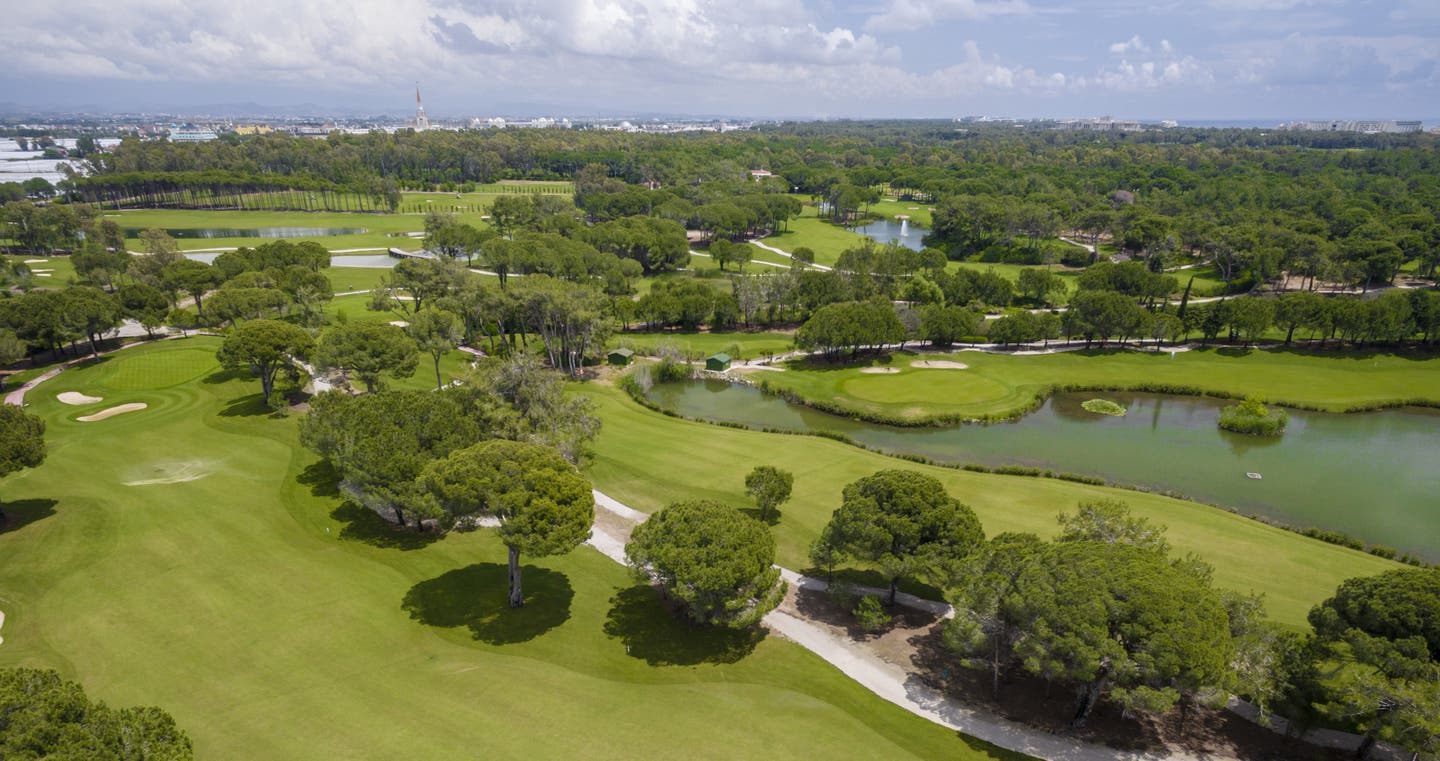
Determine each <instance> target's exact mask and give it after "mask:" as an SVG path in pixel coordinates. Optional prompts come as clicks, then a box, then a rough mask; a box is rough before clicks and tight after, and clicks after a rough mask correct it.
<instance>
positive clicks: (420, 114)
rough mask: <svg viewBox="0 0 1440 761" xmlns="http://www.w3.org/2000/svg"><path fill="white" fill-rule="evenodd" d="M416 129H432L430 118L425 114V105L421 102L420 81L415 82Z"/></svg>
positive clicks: (417, 130)
mask: <svg viewBox="0 0 1440 761" xmlns="http://www.w3.org/2000/svg"><path fill="white" fill-rule="evenodd" d="M414 126H415V131H416V132H420V131H423V130H427V129H430V118H429V117H427V116H426V115H425V105H424V104H423V103H421V102H420V83H419V82H416V83H415V125H414Z"/></svg>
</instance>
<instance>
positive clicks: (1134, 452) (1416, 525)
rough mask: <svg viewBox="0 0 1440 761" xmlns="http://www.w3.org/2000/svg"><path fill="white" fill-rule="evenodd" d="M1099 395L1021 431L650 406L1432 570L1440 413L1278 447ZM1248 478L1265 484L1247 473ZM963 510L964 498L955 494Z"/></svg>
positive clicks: (747, 402) (724, 398) (1125, 398)
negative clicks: (1271, 528) (1097, 410)
mask: <svg viewBox="0 0 1440 761" xmlns="http://www.w3.org/2000/svg"><path fill="white" fill-rule="evenodd" d="M1094 396H1097V395H1096V394H1057V395H1056V396H1054V397H1052V398H1051V399H1050V400H1049V401H1047V402H1046V403H1045V404H1044V406H1042V407H1041V408H1040V409H1039V410H1036V411H1035V412H1033V413H1031V414H1029V415H1026V416H1025V417H1024V418H1021V419H1020V420H1018V421H1015V422H1010V423H997V424H993V425H988V426H987V425H961V426H949V427H934V428H897V427H891V426H883V425H874V424H871V423H865V422H860V421H855V420H850V419H849V418H844V417H840V416H836V415H830V414H827V413H824V412H820V411H818V410H814V409H810V408H808V407H805V406H803V405H795V404H791V403H789V402H786V401H784V400H782V399H779V398H777V397H772V396H766V395H765V394H763V393H761V392H760V391H758V390H756V389H754V388H751V387H749V386H742V385H735V384H730V383H725V382H723V381H691V382H686V383H668V384H661V385H657V386H655V387H654V388H653V389H651V391H650V393H649V397H650V399H651V400H653V401H654V402H656V403H658V404H659V405H661V406H662V407H664V408H666V409H670V410H674V411H676V412H679V413H681V414H684V415H686V416H689V417H695V418H702V419H707V420H718V421H726V422H734V423H741V424H745V425H750V426H754V427H772V428H785V429H790V430H808V431H815V430H825V431H834V432H838V433H844V434H846V435H847V436H849V437H850V438H852V439H854V440H855V441H856V442H858V443H861V444H864V445H866V446H869V447H874V448H877V449H881V450H884V451H887V452H897V453H914V454H921V455H925V456H927V457H930V458H933V459H935V460H937V461H943V462H959V463H964V462H975V463H981V464H985V465H992V466H993V465H1004V464H1019V465H1033V466H1038V467H1042V468H1049V469H1051V470H1055V471H1064V472H1072V473H1083V474H1087V475H1094V476H1102V477H1104V478H1107V479H1110V480H1111V481H1113V482H1116V483H1128V484H1138V485H1142V486H1146V487H1148V488H1151V489H1155V490H1171V491H1174V492H1178V493H1180V494H1184V495H1185V496H1188V497H1190V498H1193V499H1197V500H1200V501H1203V502H1211V503H1214V504H1220V505H1226V506H1229V507H1234V508H1237V509H1239V510H1240V511H1241V512H1245V513H1251V514H1260V515H1265V516H1268V517H1271V518H1274V519H1277V520H1279V521H1282V522H1285V523H1288V524H1291V525H1295V526H1316V527H1320V528H1326V529H1334V530H1338V531H1344V532H1345V533H1348V534H1351V535H1353V536H1356V537H1360V538H1362V539H1364V540H1366V541H1369V542H1372V543H1378V544H1384V545H1387V546H1390V547H1394V548H1396V549H1400V550H1403V551H1406V552H1411V553H1413V554H1415V555H1418V556H1421V557H1424V558H1426V559H1427V560H1430V561H1440V413H1437V412H1436V411H1433V410H1426V409H1416V408H1405V409H1396V410H1384V411H1380V412H1367V413H1352V414H1345V415H1341V414H1328V413H1316V412H1303V411H1295V410H1292V411H1291V412H1290V426H1289V429H1288V430H1287V431H1286V432H1285V435H1284V436H1283V437H1282V438H1280V439H1278V440H1263V439H1256V438H1253V437H1248V436H1240V435H1238V434H1232V433H1228V432H1225V431H1221V430H1220V429H1219V428H1217V427H1216V420H1217V419H1218V417H1219V414H1220V408H1221V407H1222V406H1224V404H1225V402H1221V401H1218V400H1214V399H1204V398H1195V397H1177V396H1163V395H1155V394H1118V393H1107V394H1103V396H1104V397H1105V398H1108V399H1114V400H1116V401H1118V402H1120V403H1121V404H1123V405H1126V406H1127V407H1128V410H1129V412H1128V414H1126V415H1125V416H1124V417H1110V416H1106V415H1098V414H1094V413H1090V412H1086V411H1085V410H1084V409H1082V408H1081V406H1080V405H1081V403H1082V402H1083V401H1085V400H1086V399H1089V398H1093V397H1094ZM1247 472H1257V473H1260V474H1261V475H1262V476H1263V478H1262V479H1260V480H1255V479H1251V478H1248V477H1246V475H1245V474H1246V473H1247ZM957 496H958V497H960V498H961V499H962V500H963V499H964V495H957Z"/></svg>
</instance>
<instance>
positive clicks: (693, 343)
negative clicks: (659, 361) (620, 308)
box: [610, 331, 795, 359]
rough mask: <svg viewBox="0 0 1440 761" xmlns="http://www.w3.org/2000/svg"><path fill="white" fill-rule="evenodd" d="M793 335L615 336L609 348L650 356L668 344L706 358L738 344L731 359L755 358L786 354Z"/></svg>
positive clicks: (697, 334)
mask: <svg viewBox="0 0 1440 761" xmlns="http://www.w3.org/2000/svg"><path fill="white" fill-rule="evenodd" d="M794 339H795V336H794V335H792V334H790V333H781V332H777V331H765V332H755V333H747V332H741V331H734V332H729V333H711V332H709V331H705V332H694V333H679V332H676V333H671V332H660V333H649V332H647V333H616V334H614V335H613V336H611V337H610V346H612V347H620V346H624V347H627V348H630V349H635V350H636V351H639V352H641V353H642V354H651V353H654V350H655V347H657V346H659V345H660V344H662V343H670V344H674V345H676V346H679V347H681V348H682V349H686V350H689V351H695V352H699V353H701V354H705V355H709V354H714V353H715V352H717V351H728V350H729V348H730V347H731V346H736V345H738V346H739V347H740V354H739V355H738V356H737V355H735V354H734V353H732V354H731V356H732V357H734V358H735V359H755V358H757V357H763V356H765V355H766V354H767V353H770V354H782V353H784V352H787V351H790V350H791V349H792V348H793V346H792V344H793V343H794Z"/></svg>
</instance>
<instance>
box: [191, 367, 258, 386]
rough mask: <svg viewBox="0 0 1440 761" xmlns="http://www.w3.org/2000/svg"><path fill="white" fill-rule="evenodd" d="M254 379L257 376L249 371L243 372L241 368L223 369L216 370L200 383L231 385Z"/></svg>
mask: <svg viewBox="0 0 1440 761" xmlns="http://www.w3.org/2000/svg"><path fill="white" fill-rule="evenodd" d="M254 377H255V374H254V373H252V372H250V371H249V370H242V369H240V368H233V369H228V370H226V369H221V370H216V371H214V372H212V373H210V374H209V375H206V376H205V377H204V378H201V379H200V382H201V383H210V384H216V383H229V382H230V381H232V380H246V379H249V378H254Z"/></svg>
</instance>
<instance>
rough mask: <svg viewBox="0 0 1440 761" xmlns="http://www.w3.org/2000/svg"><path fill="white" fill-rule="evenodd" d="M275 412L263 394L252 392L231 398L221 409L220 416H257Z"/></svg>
mask: <svg viewBox="0 0 1440 761" xmlns="http://www.w3.org/2000/svg"><path fill="white" fill-rule="evenodd" d="M273 412H274V410H272V409H270V407H269V406H267V405H266V404H265V397H264V396H263V395H261V394H252V395H249V396H242V397H240V398H239V399H233V400H231V401H230V402H229V403H228V404H226V405H225V407H224V408H223V409H221V410H220V417H256V416H259V415H269V414H272V413H273Z"/></svg>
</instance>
